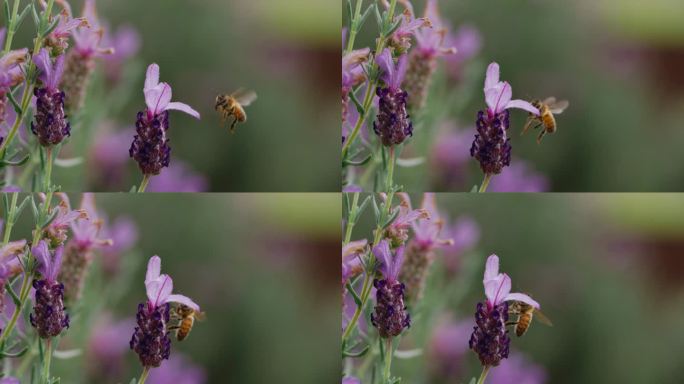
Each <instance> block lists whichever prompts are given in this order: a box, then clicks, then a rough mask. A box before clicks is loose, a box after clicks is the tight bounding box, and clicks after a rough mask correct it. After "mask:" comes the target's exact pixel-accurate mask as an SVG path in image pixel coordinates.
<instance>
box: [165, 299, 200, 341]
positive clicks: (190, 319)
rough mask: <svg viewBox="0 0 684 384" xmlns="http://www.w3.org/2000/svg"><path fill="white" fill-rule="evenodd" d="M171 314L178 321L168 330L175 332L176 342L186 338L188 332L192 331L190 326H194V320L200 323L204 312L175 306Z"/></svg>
mask: <svg viewBox="0 0 684 384" xmlns="http://www.w3.org/2000/svg"><path fill="white" fill-rule="evenodd" d="M171 314H172V316H173V317H174V318H175V319H178V322H177V323H176V325H174V326H172V327H169V328H168V329H169V330H175V331H176V339H177V340H178V341H183V340H185V338H186V337H188V335H189V334H190V331H192V326H193V325H194V324H195V320H197V321H202V320H204V317H205V315H204V312H198V311H195V310H194V309H192V308H190V307H188V306H187V305H185V304H180V305H178V306H176V307H175V308H174V309H173V312H172V313H171Z"/></svg>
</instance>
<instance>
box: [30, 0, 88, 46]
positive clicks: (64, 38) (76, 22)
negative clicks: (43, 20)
mask: <svg viewBox="0 0 684 384" xmlns="http://www.w3.org/2000/svg"><path fill="white" fill-rule="evenodd" d="M55 3H57V4H59V5H60V6H61V7H62V11H61V12H60V13H59V15H58V16H57V17H58V18H59V21H58V22H57V26H56V27H55V29H54V30H53V31H52V32H50V34H49V35H48V36H47V37H46V38H45V43H44V45H45V47H47V48H48V49H49V50H50V52H51V53H52V55H54V56H60V55H62V54H63V53H64V52H65V51H66V50H67V48H69V36H71V34H72V33H73V31H74V30H75V29H76V28H79V27H87V26H88V21H87V20H86V19H85V18H83V17H78V18H72V16H71V15H72V13H71V6H70V5H69V3H68V2H67V1H66V0H56V1H55ZM40 4H41V6H42V7H43V10H44V11H45V10H46V9H47V4H46V3H45V0H40Z"/></svg>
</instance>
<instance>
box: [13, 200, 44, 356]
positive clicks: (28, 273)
mask: <svg viewBox="0 0 684 384" xmlns="http://www.w3.org/2000/svg"><path fill="white" fill-rule="evenodd" d="M51 201H52V192H47V195H46V197H45V203H43V210H42V212H41V215H40V217H41V218H44V217H45V216H46V215H47V211H48V209H49V208H50V202H51ZM41 234H42V228H40V224H38V223H36V229H35V231H34V233H33V242H32V243H31V244H34V245H37V244H38V241H39V240H40V236H41ZM32 265H33V252H31V249H30V248H29V251H28V257H27V259H26V270H25V271H24V278H23V279H22V281H21V289H20V290H19V305H18V306H16V307H14V313H13V314H12V318H11V319H10V321H9V322H8V323H7V326H6V327H5V329H3V330H2V333H0V346H3V345H5V342H6V341H7V337H9V335H10V334H12V330H14V326H15V325H17V320H18V319H19V315H20V314H21V311H22V310H23V308H24V304H26V298H27V297H28V295H29V292H30V291H31V284H29V283H30V281H31V279H32V277H33V268H32Z"/></svg>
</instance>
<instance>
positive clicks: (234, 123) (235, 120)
mask: <svg viewBox="0 0 684 384" xmlns="http://www.w3.org/2000/svg"><path fill="white" fill-rule="evenodd" d="M237 122H238V119H237V117H236V118H234V119H233V123H232V124H231V125H230V133H231V134H233V133H235V125H236V124H237Z"/></svg>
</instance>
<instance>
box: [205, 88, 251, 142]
mask: <svg viewBox="0 0 684 384" xmlns="http://www.w3.org/2000/svg"><path fill="white" fill-rule="evenodd" d="M256 98H257V95H256V93H255V92H254V91H247V90H245V89H242V88H240V89H238V90H237V91H235V92H233V93H232V94H230V95H223V94H222V95H218V96H216V105H215V106H214V108H215V109H216V110H217V111H218V113H220V114H221V122H222V123H225V122H226V121H228V119H229V118H230V117H231V116H232V117H233V122H232V123H231V124H230V133H234V132H235V125H236V124H237V123H238V122H240V123H244V122H245V121H247V114H246V113H245V109H244V107H246V106H248V105H250V104H252V103H253V102H254V100H256Z"/></svg>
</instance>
